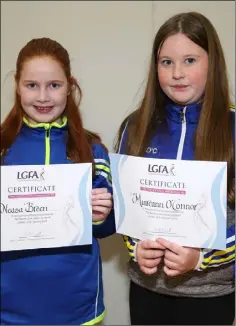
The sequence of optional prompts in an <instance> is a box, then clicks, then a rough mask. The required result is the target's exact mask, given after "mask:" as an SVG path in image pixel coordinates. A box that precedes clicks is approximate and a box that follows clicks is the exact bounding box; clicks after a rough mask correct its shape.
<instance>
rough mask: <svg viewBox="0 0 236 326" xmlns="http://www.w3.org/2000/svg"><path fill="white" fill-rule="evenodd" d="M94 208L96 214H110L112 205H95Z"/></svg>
mask: <svg viewBox="0 0 236 326" xmlns="http://www.w3.org/2000/svg"><path fill="white" fill-rule="evenodd" d="M92 209H93V213H94V214H108V213H109V212H110V211H111V208H110V207H104V206H93V207H92Z"/></svg>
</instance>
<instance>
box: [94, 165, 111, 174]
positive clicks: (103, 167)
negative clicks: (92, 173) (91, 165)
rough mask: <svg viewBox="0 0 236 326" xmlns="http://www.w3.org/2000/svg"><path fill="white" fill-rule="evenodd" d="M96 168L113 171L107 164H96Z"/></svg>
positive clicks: (108, 171)
mask: <svg viewBox="0 0 236 326" xmlns="http://www.w3.org/2000/svg"><path fill="white" fill-rule="evenodd" d="M95 168H97V169H101V170H103V171H105V172H106V173H108V174H109V173H110V172H111V170H110V168H109V167H107V166H106V165H102V164H95Z"/></svg>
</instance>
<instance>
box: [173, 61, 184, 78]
mask: <svg viewBox="0 0 236 326" xmlns="http://www.w3.org/2000/svg"><path fill="white" fill-rule="evenodd" d="M172 69H173V71H172V76H173V78H174V79H181V78H183V77H184V69H183V67H182V65H181V64H175V65H173V68H172Z"/></svg>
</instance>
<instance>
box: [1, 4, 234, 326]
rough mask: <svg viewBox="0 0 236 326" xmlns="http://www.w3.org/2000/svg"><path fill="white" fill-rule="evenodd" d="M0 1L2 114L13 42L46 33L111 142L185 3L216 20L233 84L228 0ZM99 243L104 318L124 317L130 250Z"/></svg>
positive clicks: (119, 320)
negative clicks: (64, 55) (167, 26)
mask: <svg viewBox="0 0 236 326" xmlns="http://www.w3.org/2000/svg"><path fill="white" fill-rule="evenodd" d="M1 9H2V10H1V27H2V28H1V84H2V89H1V91H2V92H1V95H2V96H1V114H2V118H4V117H5V115H6V113H7V112H8V111H9V109H10V106H11V104H12V100H13V91H12V86H13V72H14V69H15V62H16V57H17V54H18V52H19V50H20V49H21V47H23V46H24V44H25V43H26V42H27V41H29V40H30V39H31V38H34V37H43V36H47V37H51V38H53V39H56V40H57V41H59V42H60V43H62V45H63V46H65V47H66V49H67V50H68V51H69V53H70V54H71V58H72V68H73V73H74V75H75V77H76V78H77V79H78V81H79V82H80V84H81V86H82V89H83V92H84V98H83V102H82V107H81V109H82V112H83V116H84V121H85V125H86V127H88V128H91V129H92V130H94V131H96V132H99V133H100V135H101V136H102V138H103V141H104V143H105V144H106V145H107V146H108V148H109V149H110V150H112V145H113V140H114V138H115V135H116V132H117V129H118V126H119V124H120V123H121V121H122V119H123V118H124V117H125V116H126V115H127V113H128V112H130V111H131V110H132V109H133V108H134V107H135V105H136V104H137V101H138V99H139V98H140V96H141V95H142V92H139V93H138V95H137V92H138V90H139V88H140V87H141V86H142V82H143V81H144V80H145V78H146V71H147V67H148V63H149V56H150V53H151V46H152V40H153V38H154V35H155V33H156V31H157V29H158V27H159V26H160V25H161V24H162V23H163V22H164V21H165V20H166V19H167V18H168V17H170V16H171V15H172V14H175V13H178V12H180V11H188V10H197V11H200V12H202V13H203V14H205V15H206V16H207V17H208V18H210V19H211V21H212V22H213V24H214V25H215V27H216V28H217V31H218V33H219V36H220V39H221V41H222V44H223V47H224V49H225V55H226V59H227V63H228V70H229V75H230V79H231V82H232V90H233V91H234V89H235V83H234V81H235V3H234V1H217V2H216V1H155V2H154V1H153V2H152V1H146V2H145V1H117V2H116V1H97V2H93V1H88V2H83V1H77V2H76V1H34V2H33V1H29V2H27V1H19V2H18V1H17V2H16V1H9V2H8V1H2V2H1ZM9 72H10V74H9ZM6 76H7V78H6ZM4 80H5V81H4ZM141 89H142V88H141ZM233 93H234V92H233ZM100 243H101V251H102V258H103V266H104V287H105V302H106V306H107V316H106V319H105V322H104V323H105V324H107V325H118V324H120V325H128V324H129V323H130V322H129V313H128V280H127V277H126V273H125V270H126V262H127V260H128V255H127V252H126V249H125V247H124V244H123V240H122V239H121V236H119V235H116V236H112V237H111V238H108V239H104V240H102V241H101V242H100Z"/></svg>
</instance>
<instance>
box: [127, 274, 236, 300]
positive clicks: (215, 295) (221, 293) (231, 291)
mask: <svg viewBox="0 0 236 326" xmlns="http://www.w3.org/2000/svg"><path fill="white" fill-rule="evenodd" d="M128 277H129V279H130V280H131V281H132V282H134V283H135V284H137V285H139V286H141V287H143V288H144V289H147V290H149V291H152V292H156V293H159V294H164V295H168V296H171V297H185V298H199V299H200V298H214V297H222V296H224V295H228V294H231V293H233V292H235V287H232V288H231V289H230V290H228V291H221V292H215V293H208V294H207V295H202V294H192V295H190V294H189V293H186V294H185V293H180V292H169V291H168V290H165V289H164V288H160V287H158V289H153V288H152V287H151V286H150V287H149V286H146V285H144V284H141V283H139V282H137V280H136V279H135V278H133V277H132V275H130V274H128Z"/></svg>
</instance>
